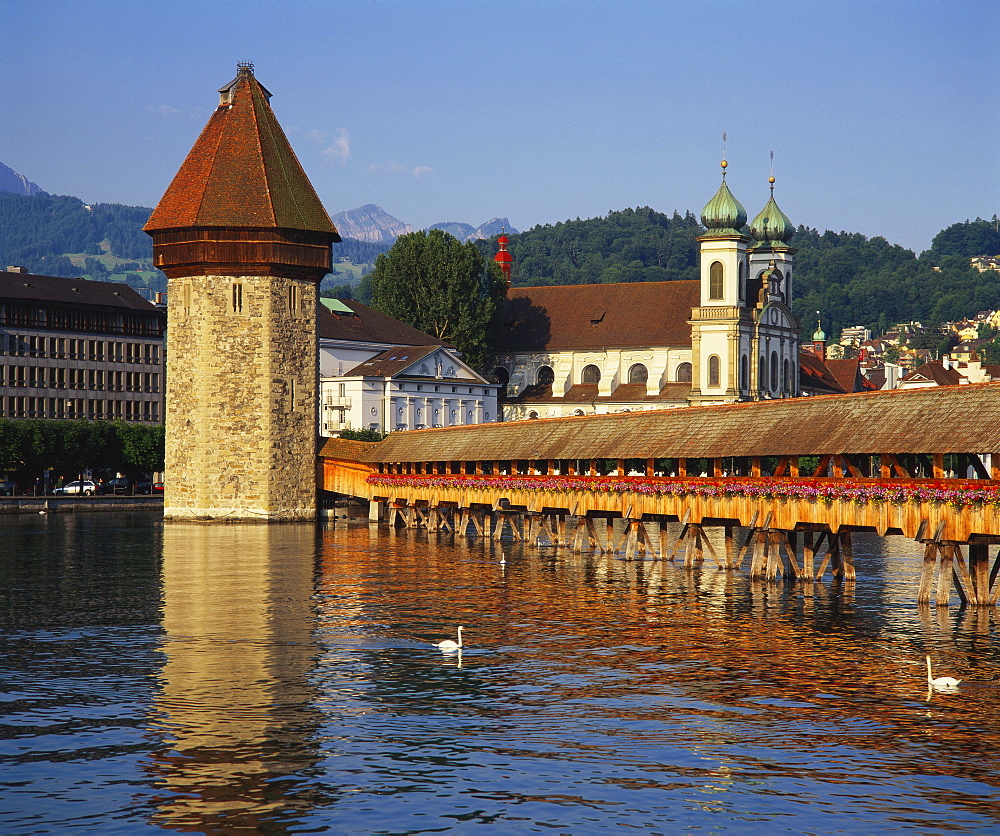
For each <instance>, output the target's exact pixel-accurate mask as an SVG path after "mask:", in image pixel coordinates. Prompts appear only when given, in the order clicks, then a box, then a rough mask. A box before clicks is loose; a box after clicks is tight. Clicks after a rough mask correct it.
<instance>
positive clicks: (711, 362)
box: [708, 354, 721, 386]
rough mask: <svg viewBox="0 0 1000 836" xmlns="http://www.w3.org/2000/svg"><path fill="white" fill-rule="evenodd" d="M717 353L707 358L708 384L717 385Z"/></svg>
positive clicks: (718, 363)
mask: <svg viewBox="0 0 1000 836" xmlns="http://www.w3.org/2000/svg"><path fill="white" fill-rule="evenodd" d="M720 365H721V364H720V362H719V355H718V354H713V355H712V356H711V357H709V358H708V385H709V386H718V385H719V366H720Z"/></svg>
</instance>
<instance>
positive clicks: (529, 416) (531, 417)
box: [528, 410, 538, 421]
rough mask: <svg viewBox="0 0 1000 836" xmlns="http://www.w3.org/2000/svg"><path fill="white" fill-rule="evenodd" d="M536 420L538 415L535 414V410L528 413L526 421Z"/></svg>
mask: <svg viewBox="0 0 1000 836" xmlns="http://www.w3.org/2000/svg"><path fill="white" fill-rule="evenodd" d="M536 418H538V413H537V412H535V410H531V412H529V413H528V420H529V421H534V420H535V419H536Z"/></svg>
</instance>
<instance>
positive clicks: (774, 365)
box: [771, 351, 779, 392]
mask: <svg viewBox="0 0 1000 836" xmlns="http://www.w3.org/2000/svg"><path fill="white" fill-rule="evenodd" d="M778 371H779V366H778V352H777V351H772V352H771V391H772V392H777V391H778Z"/></svg>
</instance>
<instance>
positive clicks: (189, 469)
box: [145, 63, 340, 521]
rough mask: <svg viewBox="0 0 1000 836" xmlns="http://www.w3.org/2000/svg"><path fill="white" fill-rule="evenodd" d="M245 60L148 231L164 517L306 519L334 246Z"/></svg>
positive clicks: (312, 509)
mask: <svg viewBox="0 0 1000 836" xmlns="http://www.w3.org/2000/svg"><path fill="white" fill-rule="evenodd" d="M270 98H271V94H270V93H269V92H268V91H267V89H266V88H264V86H263V85H262V84H261V83H260V82H259V81H257V79H256V77H255V76H254V72H253V65H252V64H242V63H241V64H239V65H238V68H237V75H236V78H235V79H233V81H231V82H230V83H229V84H227V85H226V86H224V87H222V88H221V89H220V90H219V106H218V108H217V109H216V111H215V112H214V113H213V114H212V116H211V118H210V119H209V121H208V124H207V125H206V126H205V128H204V130H203V131H202V133H201V135H200V136H199V137H198V140H197V141H196V142H195V144H194V147H193V148H192V149H191V151H190V153H189V154H188V156H187V158H186V159H185V161H184V163H183V164H182V165H181V168H180V170H179V171H178V172H177V175H176V176H175V177H174V179H173V181H172V182H171V184H170V186H169V187H168V189H167V191H166V193H165V194H164V195H163V198H162V199H161V200H160V202H159V204H158V205H157V207H156V209H155V210H154V211H153V214H152V215H151V217H150V219H149V222H148V223H147V224H146V226H145V231H146V232H147V233H148V234H149V235H150V236H151V237H152V239H153V260H154V264H155V265H156V266H157V267H158V268H160V269H161V270H162V271H163V272H164V273H166V275H167V278H168V280H169V284H168V326H167V327H168V351H167V405H166V476H165V484H166V487H165V500H164V515H165V517H166V518H168V519H171V518H173V519H212V520H260V521H286V520H306V519H312V518H314V517H315V515H316V413H317V338H316V305H317V286H318V284H319V282H320V281H321V280H322V278H323V276H324V275H326V274H327V273H328V272H329V271H330V263H331V248H330V245H331V244H332V243H334V242H337V241H339V240H340V236H339V235H338V233H337V230H336V228H335V227H334V225H333V223H332V222H331V220H330V217H329V215H327V213H326V210H325V209H324V208H323V205H322V204H321V203H320V200H319V198H318V196H317V195H316V192H315V191H314V189H313V187H312V185H311V184H310V182H309V180H308V178H307V177H306V175H305V172H304V171H303V170H302V166H301V165H300V164H299V161H298V159H297V158H296V156H295V153H294V152H293V151H292V148H291V146H290V145H289V143H288V140H287V138H286V137H285V134H284V132H283V131H282V129H281V126H280V125H279V124H278V121H277V119H276V118H275V116H274V113H273V112H272V110H271V105H270Z"/></svg>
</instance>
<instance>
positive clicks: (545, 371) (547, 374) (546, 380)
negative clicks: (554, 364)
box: [535, 366, 556, 386]
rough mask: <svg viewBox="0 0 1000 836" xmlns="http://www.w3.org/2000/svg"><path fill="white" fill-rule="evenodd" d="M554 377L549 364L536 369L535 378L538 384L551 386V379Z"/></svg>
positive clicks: (554, 374)
mask: <svg viewBox="0 0 1000 836" xmlns="http://www.w3.org/2000/svg"><path fill="white" fill-rule="evenodd" d="M555 379H556V373H555V372H554V371H552V368H551V367H550V366H542V367H541V368H540V369H539V370H538V374H537V375H536V376H535V380H536V381H537V382H538V385H539V386H551V385H552V381H553V380H555Z"/></svg>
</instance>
